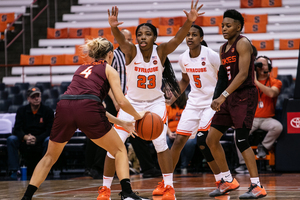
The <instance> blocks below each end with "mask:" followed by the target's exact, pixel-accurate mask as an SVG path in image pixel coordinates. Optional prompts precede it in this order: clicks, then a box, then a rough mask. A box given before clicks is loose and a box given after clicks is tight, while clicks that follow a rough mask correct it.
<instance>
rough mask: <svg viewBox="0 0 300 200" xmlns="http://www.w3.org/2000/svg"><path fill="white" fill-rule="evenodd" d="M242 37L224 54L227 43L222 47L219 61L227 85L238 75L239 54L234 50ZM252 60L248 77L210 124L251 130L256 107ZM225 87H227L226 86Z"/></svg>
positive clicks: (229, 97)
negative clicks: (225, 72)
mask: <svg viewBox="0 0 300 200" xmlns="http://www.w3.org/2000/svg"><path fill="white" fill-rule="evenodd" d="M243 37H244V36H241V35H240V36H239V37H237V39H236V40H235V42H234V43H233V44H232V45H231V47H230V49H229V50H228V51H227V52H225V50H226V46H227V44H228V42H226V43H225V44H224V45H223V46H222V50H221V59H222V66H223V67H225V71H227V76H228V85H229V84H231V82H232V80H233V79H234V78H235V77H236V75H237V74H238V73H239V54H238V52H237V50H236V44H237V42H238V41H239V40H240V39H241V38H243ZM254 60H255V57H254V55H253V54H252V55H251V61H250V66H249V72H248V77H247V78H246V80H245V81H244V82H243V83H242V84H241V85H240V86H239V87H238V88H237V89H236V90H235V91H234V92H233V93H232V94H230V95H229V96H228V97H227V99H226V100H225V102H224V103H223V104H222V105H221V107H220V111H219V112H216V113H215V115H214V117H213V119H212V124H215V125H223V126H234V127H235V128H242V127H243V124H245V126H246V128H248V129H251V127H252V123H253V118H254V114H255V110H256V105H257V89H256V87H255V84H254ZM228 85H227V86H228Z"/></svg>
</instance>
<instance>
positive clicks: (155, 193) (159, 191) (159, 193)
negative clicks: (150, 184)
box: [152, 180, 165, 196]
mask: <svg viewBox="0 0 300 200" xmlns="http://www.w3.org/2000/svg"><path fill="white" fill-rule="evenodd" d="M164 190H165V183H164V180H162V181H161V182H159V183H158V185H157V186H156V188H155V189H154V190H153V192H152V195H153V196H162V195H163V194H164Z"/></svg>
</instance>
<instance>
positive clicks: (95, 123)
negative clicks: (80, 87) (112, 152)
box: [50, 99, 112, 143]
mask: <svg viewBox="0 0 300 200" xmlns="http://www.w3.org/2000/svg"><path fill="white" fill-rule="evenodd" d="M105 112H106V111H105V108H104V107H103V105H102V104H101V103H100V102H98V101H95V100H91V99H82V100H60V101H59V102H58V104H57V106H56V114H55V118H54V122H53V126H52V130H51V134H50V140H52V141H54V142H59V143H63V142H66V141H69V140H70V139H71V137H72V136H73V134H74V132H75V131H76V129H77V128H79V129H80V130H81V131H82V132H84V133H85V135H86V136H87V137H88V138H90V139H98V138H100V137H102V136H103V135H105V134H106V133H107V132H109V131H110V129H111V128H112V125H111V124H110V122H109V121H108V119H107V117H106V115H105Z"/></svg>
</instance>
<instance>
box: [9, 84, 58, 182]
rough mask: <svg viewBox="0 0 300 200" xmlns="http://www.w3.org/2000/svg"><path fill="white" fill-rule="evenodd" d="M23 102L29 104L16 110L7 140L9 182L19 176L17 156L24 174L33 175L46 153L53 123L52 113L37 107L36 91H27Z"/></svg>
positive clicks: (37, 89) (45, 108) (39, 100)
mask: <svg viewBox="0 0 300 200" xmlns="http://www.w3.org/2000/svg"><path fill="white" fill-rule="evenodd" d="M27 100H28V102H29V104H28V105H26V106H22V107H20V108H19V109H18V110H17V114H16V122H15V125H14V129H13V134H12V135H11V136H9V137H8V138H7V151H8V170H9V174H10V176H11V178H12V179H16V178H17V175H18V173H19V169H20V166H19V152H20V154H21V155H22V160H23V161H24V163H23V164H24V165H26V166H27V172H28V173H29V174H31V173H32V172H33V169H34V168H35V166H36V164H37V163H38V161H39V160H40V159H41V158H42V156H43V154H45V153H46V150H47V146H48V141H49V135H50V131H51V127H52V123H53V119H54V113H53V111H52V109H51V108H49V107H48V106H45V105H43V104H42V103H41V100H42V99H41V91H40V89H39V88H37V87H31V88H29V89H28V90H27Z"/></svg>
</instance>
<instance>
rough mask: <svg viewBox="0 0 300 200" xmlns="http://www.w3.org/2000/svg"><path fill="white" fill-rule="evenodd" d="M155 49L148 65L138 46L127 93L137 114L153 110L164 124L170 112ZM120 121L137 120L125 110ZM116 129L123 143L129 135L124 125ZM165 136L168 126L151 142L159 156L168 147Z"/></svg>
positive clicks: (127, 83)
mask: <svg viewBox="0 0 300 200" xmlns="http://www.w3.org/2000/svg"><path fill="white" fill-rule="evenodd" d="M156 48H157V46H156V45H153V51H152V55H151V58H150V61H149V62H148V63H146V62H145V61H144V59H143V55H142V53H141V51H140V48H139V46H138V44H137V45H136V49H137V53H136V56H135V57H134V59H133V60H132V61H131V63H130V64H129V65H127V66H126V74H127V80H126V86H127V94H126V95H125V97H126V98H127V99H128V101H129V102H130V103H131V105H132V106H133V107H134V108H135V110H136V111H137V112H139V111H144V110H146V111H151V112H153V113H156V114H158V115H159V116H160V117H161V118H162V120H163V122H164V123H166V120H167V111H166V104H165V97H164V93H163V92H162V91H161V86H162V73H163V70H164V68H163V65H162V64H161V61H160V58H159V57H158V54H157V51H156ZM118 118H120V119H122V120H125V121H134V118H133V117H132V116H131V115H129V114H128V113H126V112H124V111H123V110H122V109H120V111H119V113H118ZM115 129H116V130H117V132H118V134H119V136H120V138H121V139H122V141H123V142H125V140H126V139H127V138H128V137H129V136H130V135H129V133H128V132H127V131H125V129H124V128H122V127H121V126H118V125H115ZM166 133H167V126H166V124H165V125H164V129H163V131H162V133H161V135H160V136H159V137H158V138H156V139H155V140H153V141H152V142H153V145H154V147H155V149H156V151H157V153H159V152H163V151H165V150H166V149H167V148H168V145H167V142H166ZM108 156H109V157H111V158H112V156H111V155H110V154H108Z"/></svg>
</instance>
